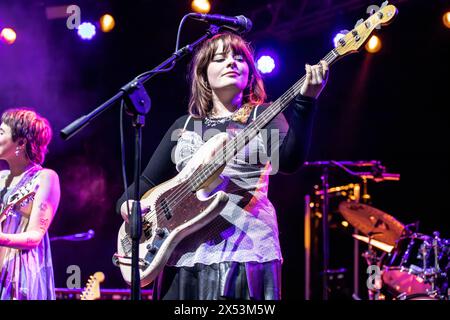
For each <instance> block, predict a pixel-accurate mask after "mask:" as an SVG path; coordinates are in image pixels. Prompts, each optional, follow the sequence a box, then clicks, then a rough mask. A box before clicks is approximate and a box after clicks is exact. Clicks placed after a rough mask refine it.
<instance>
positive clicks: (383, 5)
mask: <svg viewBox="0 0 450 320" xmlns="http://www.w3.org/2000/svg"><path fill="white" fill-rule="evenodd" d="M388 4H389V1H385V2H383V3H382V4H381V7H380V8H381V9H383V8H384V7H386V6H387V5H388Z"/></svg>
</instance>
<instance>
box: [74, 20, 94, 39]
mask: <svg viewBox="0 0 450 320" xmlns="http://www.w3.org/2000/svg"><path fill="white" fill-rule="evenodd" d="M95 33H96V32H95V26H94V25H93V24H92V23H90V22H83V23H82V24H80V26H79V27H78V35H79V36H80V38H81V39H83V40H91V39H92V38H93V37H94V36H95Z"/></svg>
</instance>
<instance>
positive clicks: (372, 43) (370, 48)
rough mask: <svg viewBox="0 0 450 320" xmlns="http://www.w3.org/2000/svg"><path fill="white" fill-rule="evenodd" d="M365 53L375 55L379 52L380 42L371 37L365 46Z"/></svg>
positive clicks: (376, 38)
mask: <svg viewBox="0 0 450 320" xmlns="http://www.w3.org/2000/svg"><path fill="white" fill-rule="evenodd" d="M365 48H366V50H367V52H370V53H376V52H378V51H380V50H381V40H380V38H378V37H377V36H375V35H373V36H371V37H370V39H369V41H367V43H366V46H365Z"/></svg>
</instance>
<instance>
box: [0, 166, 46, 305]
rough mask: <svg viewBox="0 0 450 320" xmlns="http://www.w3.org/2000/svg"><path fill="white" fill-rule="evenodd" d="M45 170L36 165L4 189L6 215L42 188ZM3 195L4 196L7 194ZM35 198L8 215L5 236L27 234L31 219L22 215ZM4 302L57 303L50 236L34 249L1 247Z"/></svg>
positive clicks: (0, 287) (1, 296) (0, 297)
mask: <svg viewBox="0 0 450 320" xmlns="http://www.w3.org/2000/svg"><path fill="white" fill-rule="evenodd" d="M41 171H42V167H40V166H36V167H34V168H32V169H30V170H29V171H27V172H26V173H25V174H24V176H23V177H22V179H21V181H20V182H19V183H18V184H17V185H16V186H14V187H11V188H8V189H6V190H3V192H4V194H3V195H2V197H1V201H2V202H1V205H2V212H3V210H5V208H6V207H7V206H8V205H11V204H14V203H16V202H17V201H18V200H20V199H22V198H23V197H24V196H26V195H28V194H30V192H33V191H36V190H37V189H38V188H39V185H38V184H37V177H38V176H39V174H40V172H41ZM3 192H2V193H3ZM32 201H33V197H28V198H26V200H25V201H23V202H21V203H20V204H18V205H15V206H12V207H11V208H10V209H8V210H7V212H6V217H5V219H4V221H3V223H2V224H1V230H2V232H3V233H9V234H17V233H22V232H26V231H27V228H28V223H29V216H27V215H26V214H23V213H22V212H21V208H24V207H27V206H29V205H32V203H31V204H30V202H32ZM0 268H1V269H0V300H54V299H55V284H54V277H53V264H52V256H51V250H50V239H49V236H48V233H46V234H45V235H44V237H43V238H42V241H41V242H40V243H39V245H38V246H37V247H35V248H33V249H30V250H23V249H14V248H9V247H4V246H0Z"/></svg>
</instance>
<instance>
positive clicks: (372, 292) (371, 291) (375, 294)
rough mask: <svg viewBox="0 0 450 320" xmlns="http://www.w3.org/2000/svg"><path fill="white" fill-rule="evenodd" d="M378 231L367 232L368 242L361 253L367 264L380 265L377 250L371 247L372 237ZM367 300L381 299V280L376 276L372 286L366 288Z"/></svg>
mask: <svg viewBox="0 0 450 320" xmlns="http://www.w3.org/2000/svg"><path fill="white" fill-rule="evenodd" d="M376 234H378V233H371V234H369V242H368V248H367V250H366V251H365V252H364V253H363V254H362V257H363V258H365V259H366V263H367V265H368V266H374V265H375V266H377V267H378V268H379V267H380V262H381V257H378V256H377V252H376V251H375V250H374V249H373V245H372V237H373V236H375V235H376ZM368 296H369V300H382V299H381V280H379V278H378V277H376V278H375V286H374V288H368Z"/></svg>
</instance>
